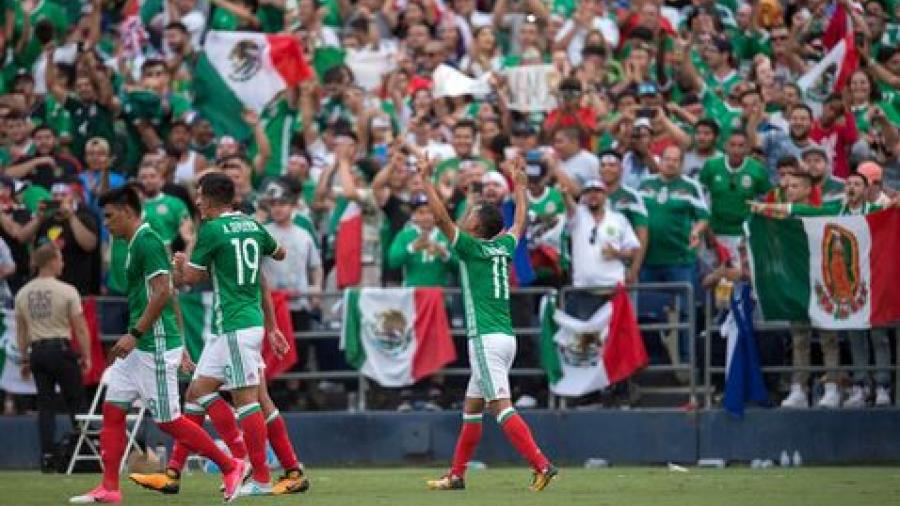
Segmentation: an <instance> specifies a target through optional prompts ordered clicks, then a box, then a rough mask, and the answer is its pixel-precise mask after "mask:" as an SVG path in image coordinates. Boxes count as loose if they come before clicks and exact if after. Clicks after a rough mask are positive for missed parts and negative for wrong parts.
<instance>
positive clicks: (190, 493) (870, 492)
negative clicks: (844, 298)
mask: <svg viewBox="0 0 900 506" xmlns="http://www.w3.org/2000/svg"><path fill="white" fill-rule="evenodd" d="M437 474H440V471H439V470H437V469H429V468H417V469H409V468H404V469H351V470H347V469H314V470H311V472H310V475H311V477H312V480H313V482H312V488H311V490H310V491H309V492H308V493H307V494H305V495H303V496H288V497H263V498H241V499H239V500H238V502H237V503H236V504H261V505H267V506H268V505H272V506H274V505H287V504H292V505H298V504H302V505H304V506H326V505H334V506H338V505H340V506H344V505H354V504H360V505H363V504H364V505H367V506H369V505H390V506H398V505H410V506H428V505H434V506H450V505H454V506H456V505H465V506H478V505H490V506H501V505H515V506H528V505H536V504H541V505H553V506H574V505H580V504H585V505H587V504H590V505H592V506H602V505H609V506H644V505H646V506H659V505H666V504H677V505H689V506H706V505H709V506H723V505H724V506H741V505H748V506H751V505H752V506H762V505H772V506H776V505H777V506H782V505H783V506H796V505H814V506H829V505H835V506H838V505H840V506H847V505H853V506H864V505H879V506H880V505H884V504H896V501H897V497H900V468H889V467H878V468H863V467H842V468H839V467H828V468H811V467H806V468H801V469H790V470H781V469H766V470H753V469H747V468H729V469H724V470H719V469H705V470H698V469H693V468H692V469H690V472H688V473H678V472H670V471H668V470H667V469H665V468H631V467H623V468H616V467H613V468H609V469H596V470H593V469H591V470H588V469H577V468H565V469H562V474H561V477H560V479H558V480H557V481H555V482H554V483H553V484H552V485H550V487H549V488H548V489H547V490H545V491H544V492H542V493H540V494H535V493H532V492H529V491H528V490H527V485H528V483H529V479H530V474H529V473H528V471H527V470H526V469H525V468H500V469H490V470H485V471H473V472H471V473H469V479H468V483H467V485H468V489H467V490H465V491H454V492H430V491H427V490H425V489H424V486H423V485H424V480H425V479H426V478H431V477H435V476H436V475H437ZM98 478H99V477H98V476H97V475H77V476H61V475H41V474H38V473H31V472H27V473H26V472H8V473H0V504H9V505H16V506H29V505H41V506H43V505H54V504H65V503H66V502H67V499H68V497H69V496H70V495H75V494H78V493H82V492H84V491H87V490H88V489H90V488H92V487H93V486H94V485H95V484H96V483H97V480H98ZM217 483H218V482H217V480H216V478H214V477H211V476H207V475H204V474H202V473H196V472H195V473H194V474H192V475H188V476H186V477H185V479H184V480H183V482H182V489H181V493H180V494H179V495H176V496H162V495H158V494H156V493H153V492H150V491H147V490H143V489H141V488H139V487H137V486H135V485H133V484H132V483H130V482H123V483H122V489H123V491H124V497H125V499H124V501H123V504H125V505H129V506H143V505H155V506H161V505H188V504H190V505H194V504H218V503H219V498H220V495H219V493H218V492H217Z"/></svg>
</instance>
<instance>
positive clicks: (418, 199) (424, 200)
mask: <svg viewBox="0 0 900 506" xmlns="http://www.w3.org/2000/svg"><path fill="white" fill-rule="evenodd" d="M409 204H410V205H411V206H412V208H413V209H416V208H419V207H422V206H427V205H428V196H427V195H425V194H424V193H414V194H413V195H412V196H411V197H410V198H409Z"/></svg>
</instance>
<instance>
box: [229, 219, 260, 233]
mask: <svg viewBox="0 0 900 506" xmlns="http://www.w3.org/2000/svg"><path fill="white" fill-rule="evenodd" d="M257 230H259V224H257V223H256V222H255V221H253V220H241V221H230V222H228V223H223V224H222V231H223V232H225V233H226V234H239V233H241V232H256V231H257Z"/></svg>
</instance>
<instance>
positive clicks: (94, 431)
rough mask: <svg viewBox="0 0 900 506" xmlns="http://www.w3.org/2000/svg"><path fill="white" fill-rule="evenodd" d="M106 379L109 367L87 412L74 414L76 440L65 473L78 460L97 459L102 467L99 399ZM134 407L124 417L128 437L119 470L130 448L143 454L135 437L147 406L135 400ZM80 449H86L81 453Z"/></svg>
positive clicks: (107, 378) (126, 459)
mask: <svg viewBox="0 0 900 506" xmlns="http://www.w3.org/2000/svg"><path fill="white" fill-rule="evenodd" d="M108 381H109V369H107V370H105V371H103V376H101V377H100V384H99V385H97V393H96V394H95V395H94V400H93V401H91V407H90V408H88V412H87V413H79V414H77V415H75V423H76V425H77V426H78V442H77V443H76V444H75V451H73V452H72V458H71V459H70V460H69V467H68V469H66V474H72V470H73V469H75V463H76V462H79V461H97V462H100V467H101V468H102V467H103V459H101V458H100V448H99V446H100V444H99V443H100V441H99V438H100V429H101V428H102V426H103V413H102V408H101V406H100V400H101V399H102V398H103V394H104V393H105V392H106V388H107V383H108ZM134 407H135V408H137V412H136V413H129V414H128V415H127V416H126V417H125V436H126V437H127V438H128V443H127V444H126V445H125V453H124V454H123V455H122V462H121V463H119V469H120V470H122V469H124V468H125V463H126V462H127V461H128V455H129V454H130V453H131V451H132V450H136V451H138V452H140V453H142V454H143V452H142V451H141V449H140V448H139V447H138V446H137V443H136V442H135V438H136V437H137V433H138V430H139V429H140V428H141V423H142V422H143V420H144V414H145V413H146V412H147V407H146V406H145V405H144V403H142V402H140V401H137V402H136V403H135V405H134ZM82 449H85V450H86V451H85V453H84V454H83V455H82Z"/></svg>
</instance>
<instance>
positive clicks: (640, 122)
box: [633, 118, 653, 130]
mask: <svg viewBox="0 0 900 506" xmlns="http://www.w3.org/2000/svg"><path fill="white" fill-rule="evenodd" d="M633 128H634V130H637V129H639V128H646V129H648V130H652V129H653V127H651V126H650V119H649V118H638V119H636V120H634V127H633Z"/></svg>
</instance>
